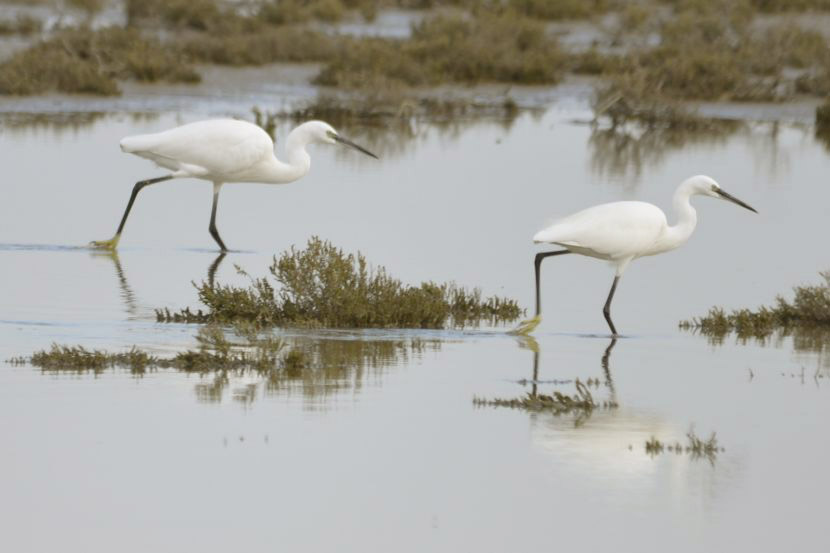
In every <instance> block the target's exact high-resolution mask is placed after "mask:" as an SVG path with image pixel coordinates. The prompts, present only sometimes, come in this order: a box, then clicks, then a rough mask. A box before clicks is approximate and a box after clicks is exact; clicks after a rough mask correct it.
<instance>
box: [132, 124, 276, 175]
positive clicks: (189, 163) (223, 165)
mask: <svg viewBox="0 0 830 553" xmlns="http://www.w3.org/2000/svg"><path fill="white" fill-rule="evenodd" d="M121 149H122V150H124V151H125V152H129V153H133V154H136V155H139V156H141V157H146V158H148V159H151V160H153V161H155V162H156V163H158V164H159V165H161V166H163V167H167V168H169V169H172V170H177V169H180V168H185V167H196V168H201V169H202V170H203V171H204V173H207V174H214V175H233V174H235V173H239V172H241V171H244V170H246V169H248V168H250V167H251V166H253V165H255V164H256V163H258V162H260V161H261V160H263V159H265V158H267V156H271V155H273V152H274V142H273V141H272V140H271V137H270V136H268V133H266V132H265V131H264V130H262V129H261V128H260V127H258V126H256V125H254V124H251V123H248V122H245V121H236V120H233V119H219V120H210V121H198V122H196V123H189V124H187V125H182V126H180V127H176V128H174V129H170V130H168V131H163V132H160V133H154V134H144V135H137V136H128V137H126V138H124V139H123V140H122V141H121Z"/></svg>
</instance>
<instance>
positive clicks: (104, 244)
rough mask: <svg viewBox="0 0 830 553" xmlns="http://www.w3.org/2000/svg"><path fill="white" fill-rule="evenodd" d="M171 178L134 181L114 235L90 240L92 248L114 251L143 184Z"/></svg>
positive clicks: (146, 184) (168, 176) (169, 176)
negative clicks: (98, 239) (106, 238)
mask: <svg viewBox="0 0 830 553" xmlns="http://www.w3.org/2000/svg"><path fill="white" fill-rule="evenodd" d="M172 178H173V175H167V176H166V177H158V178H155V179H148V180H142V181H138V182H137V183H135V186H133V193H132V194H130V201H129V202H127V209H125V210H124V216H123V217H121V223H120V224H119V225H118V230H117V231H115V236H113V237H112V238H110V239H109V240H103V241H100V242H99V241H93V242H90V245H91V246H92V247H93V248H98V249H103V250H112V251H114V250H115V248H117V247H118V241H119V240H120V239H121V231H123V230H124V225H125V224H126V223H127V217H128V216H129V215H130V210H131V209H132V208H133V204H134V203H135V198H136V196H138V193H139V192H141V189H142V188H144V187H145V186H149V185H151V184H155V183H157V182H161V181H165V180H170V179H172Z"/></svg>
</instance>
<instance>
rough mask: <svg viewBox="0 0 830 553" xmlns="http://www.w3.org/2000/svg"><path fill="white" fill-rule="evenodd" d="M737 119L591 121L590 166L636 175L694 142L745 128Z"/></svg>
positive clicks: (710, 140) (712, 139)
mask: <svg viewBox="0 0 830 553" xmlns="http://www.w3.org/2000/svg"><path fill="white" fill-rule="evenodd" d="M744 128H745V125H744V124H743V123H742V122H739V121H730V120H721V119H717V120H716V119H695V120H694V122H693V123H692V122H688V123H678V122H671V121H652V122H643V121H636V120H635V121H628V122H624V123H623V122H619V123H615V124H612V125H611V126H610V127H603V126H600V125H596V124H595V125H594V126H593V128H592V131H591V136H590V137H589V139H588V146H589V148H590V152H591V157H590V163H591V169H592V170H593V171H594V172H595V173H597V174H600V175H606V174H607V175H612V176H631V177H638V176H640V175H641V174H642V172H643V170H644V169H645V168H647V167H649V166H654V165H656V164H658V163H659V162H660V161H661V160H662V159H663V158H664V157H665V156H666V155H667V154H669V153H671V152H674V151H679V150H682V149H684V148H688V147H689V146H693V145H696V144H707V145H709V144H718V143H723V142H724V141H726V139H728V138H729V137H730V136H733V135H734V134H735V133H737V132H738V131H740V130H741V129H744Z"/></svg>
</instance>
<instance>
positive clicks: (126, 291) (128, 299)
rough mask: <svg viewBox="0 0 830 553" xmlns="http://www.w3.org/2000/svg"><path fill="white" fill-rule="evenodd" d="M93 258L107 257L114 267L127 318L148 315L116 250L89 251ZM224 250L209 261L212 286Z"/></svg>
mask: <svg viewBox="0 0 830 553" xmlns="http://www.w3.org/2000/svg"><path fill="white" fill-rule="evenodd" d="M90 254H91V255H92V257H93V258H96V259H109V260H110V261H112V264H113V266H114V267H115V274H116V276H117V277H118V287H119V288H120V295H121V299H122V300H123V302H124V310H125V311H126V312H127V320H136V319H141V318H145V317H146V316H149V313H150V312H152V308H149V307H148V308H146V311H147V313H144V314H143V313H141V310H142V308H141V306H140V304H139V302H138V300H137V299H136V297H137V296H136V294H135V292H134V291H133V289H132V287H131V286H130V283H129V281H128V280H127V275H126V273H125V272H124V267H123V266H122V265H121V259H120V258H119V257H118V252H117V251H116V250H93V251H91V252H90ZM226 255H227V254H226V252H221V253H220V254H219V255H217V256H216V258H215V259H214V260H213V261H211V263H210V265H209V266H208V269H207V280H208V282H209V283H210V285H211V286H213V283H214V280H215V277H216V271H217V270H218V269H219V265H221V263H222V260H223V259H225V256H226Z"/></svg>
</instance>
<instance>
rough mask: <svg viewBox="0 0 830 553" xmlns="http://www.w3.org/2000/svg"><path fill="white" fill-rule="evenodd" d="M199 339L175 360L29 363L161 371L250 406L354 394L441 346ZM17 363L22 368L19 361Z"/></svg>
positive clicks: (137, 357) (133, 355)
mask: <svg viewBox="0 0 830 553" xmlns="http://www.w3.org/2000/svg"><path fill="white" fill-rule="evenodd" d="M196 340H197V343H198V346H197V347H196V348H195V349H188V350H186V351H182V352H179V353H177V354H176V355H175V356H173V357H159V356H156V355H154V354H152V353H150V352H148V351H144V350H141V349H139V348H136V347H133V348H131V349H130V350H128V351H126V352H119V353H112V352H105V351H99V350H90V349H86V348H84V347H82V346H61V345H53V346H52V348H51V349H50V350H43V351H38V352H35V353H34V354H33V355H32V356H31V358H29V362H31V363H32V365H34V366H36V367H39V368H40V369H41V370H42V371H43V372H44V373H48V374H75V375H84V374H94V375H100V374H102V373H104V372H106V371H110V370H115V369H117V370H124V371H128V372H129V373H130V374H132V375H134V376H136V377H141V376H144V375H145V374H147V373H148V372H152V371H157V370H160V369H168V370H176V371H180V372H183V373H189V374H195V375H198V376H199V377H200V382H198V383H197V384H196V387H195V391H196V396H197V398H198V399H199V400H201V401H209V402H220V401H222V400H223V399H224V398H225V397H226V396H227V395H228V392H229V391H230V395H231V397H232V398H233V399H234V400H237V401H241V402H243V403H250V402H251V401H253V400H254V399H256V398H257V397H260V396H261V395H262V394H265V395H276V394H281V395H285V394H292V393H294V392H299V393H301V394H302V395H303V396H304V397H306V398H309V399H315V400H316V399H324V398H325V397H326V396H329V395H332V394H335V393H338V392H341V391H344V390H355V391H357V390H359V389H360V387H361V386H362V385H363V382H364V381H365V380H366V378H367V377H368V376H370V375H375V374H379V373H381V372H382V371H383V370H384V369H386V368H387V367H389V366H392V365H394V364H398V363H409V362H411V361H412V360H414V359H417V358H419V357H420V356H421V355H422V354H423V353H424V352H426V351H430V350H437V349H438V348H439V347H440V342H439V341H437V340H426V339H422V338H418V337H413V338H399V339H375V340H369V339H360V337H355V336H346V337H331V338H328V337H311V336H308V337H303V336H300V337H286V336H278V335H274V334H272V333H267V332H266V333H262V332H260V331H258V330H256V329H254V328H252V327H250V326H246V325H237V326H235V327H233V329H232V330H227V329H225V328H223V327H220V326H217V325H206V326H204V327H202V328H200V330H199V332H198V334H197V335H196ZM14 361H15V362H16V363H18V364H19V363H20V362H21V361H23V359H22V358H19V359H15V360H14Z"/></svg>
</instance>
